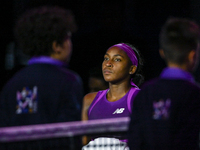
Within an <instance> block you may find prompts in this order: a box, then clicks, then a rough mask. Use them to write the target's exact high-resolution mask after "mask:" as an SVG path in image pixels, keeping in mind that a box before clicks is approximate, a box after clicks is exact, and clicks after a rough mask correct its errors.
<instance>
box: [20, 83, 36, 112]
mask: <svg viewBox="0 0 200 150" xmlns="http://www.w3.org/2000/svg"><path fill="white" fill-rule="evenodd" d="M37 94H38V93H37V86H34V87H33V89H32V90H31V89H29V88H28V87H24V88H23V89H22V91H21V92H19V91H17V92H16V100H17V105H16V114H27V113H29V114H32V113H36V112H37V98H38V97H37Z"/></svg>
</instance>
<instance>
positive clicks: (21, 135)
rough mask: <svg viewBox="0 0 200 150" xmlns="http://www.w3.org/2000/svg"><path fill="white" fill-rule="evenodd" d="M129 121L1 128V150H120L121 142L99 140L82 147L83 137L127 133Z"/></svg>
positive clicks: (111, 120)
mask: <svg viewBox="0 0 200 150" xmlns="http://www.w3.org/2000/svg"><path fill="white" fill-rule="evenodd" d="M128 123H129V118H128V117H123V118H117V119H98V120H90V121H76V122H63V123H51V124H38V125H28V126H15V127H3V128H0V149H1V150H14V149H20V150H36V149H37V150H51V149H54V150H57V149H58V150H62V149H65V150H81V149H83V150H92V149H94V150H106V149H107V148H108V147H112V148H114V149H116V150H118V149H119V150H121V149H122V148H123V147H125V145H124V142H122V141H120V140H118V139H115V138H112V140H109V138H99V139H97V140H93V141H91V142H92V143H90V144H89V145H85V146H84V147H83V145H82V136H96V135H102V136H103V135H104V134H109V135H112V134H121V133H126V131H127V129H128Z"/></svg>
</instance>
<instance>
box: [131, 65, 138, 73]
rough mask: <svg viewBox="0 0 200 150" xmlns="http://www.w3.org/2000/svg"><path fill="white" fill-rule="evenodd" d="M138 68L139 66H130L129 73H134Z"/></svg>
mask: <svg viewBox="0 0 200 150" xmlns="http://www.w3.org/2000/svg"><path fill="white" fill-rule="evenodd" d="M136 69H137V66H135V65H132V66H131V67H130V70H129V74H134V73H135V71H136Z"/></svg>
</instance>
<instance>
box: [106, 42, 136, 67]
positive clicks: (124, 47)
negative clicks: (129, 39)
mask: <svg viewBox="0 0 200 150" xmlns="http://www.w3.org/2000/svg"><path fill="white" fill-rule="evenodd" d="M112 47H119V48H120V49H122V50H123V51H125V52H126V54H127V55H128V57H129V59H130V60H131V62H132V64H133V65H135V66H138V59H137V56H136V55H135V52H134V51H133V49H132V48H131V47H130V46H128V45H126V44H124V43H119V44H115V45H113V46H111V47H110V48H112ZM110 48H109V49H110Z"/></svg>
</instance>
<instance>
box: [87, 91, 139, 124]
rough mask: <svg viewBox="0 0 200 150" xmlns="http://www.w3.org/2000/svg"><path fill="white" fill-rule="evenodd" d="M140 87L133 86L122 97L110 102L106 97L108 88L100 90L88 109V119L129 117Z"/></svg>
mask: <svg viewBox="0 0 200 150" xmlns="http://www.w3.org/2000/svg"><path fill="white" fill-rule="evenodd" d="M139 90H140V89H138V88H134V87H132V88H131V90H129V91H128V92H127V93H126V95H125V96H123V97H122V98H121V99H119V100H117V101H114V102H110V101H108V100H107V98H106V94H107V91H108V89H107V90H103V91H99V92H98V93H97V95H96V97H95V98H94V100H93V102H92V104H91V105H90V107H89V110H88V119H89V120H92V119H104V118H117V117H127V116H129V115H130V113H131V106H132V103H133V100H134V97H135V96H136V94H137V93H138V92H139Z"/></svg>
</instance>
